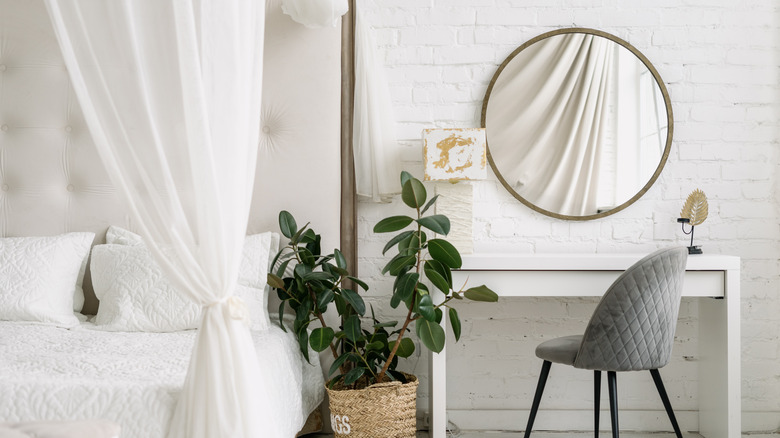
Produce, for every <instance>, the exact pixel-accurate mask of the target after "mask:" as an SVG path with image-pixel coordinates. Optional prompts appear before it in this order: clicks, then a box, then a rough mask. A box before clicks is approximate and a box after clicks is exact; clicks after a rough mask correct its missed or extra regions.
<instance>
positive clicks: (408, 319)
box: [376, 292, 416, 383]
mask: <svg viewBox="0 0 780 438" xmlns="http://www.w3.org/2000/svg"><path fill="white" fill-rule="evenodd" d="M415 293H416V292H415ZM412 309H414V305H412V306H411V307H409V313H408V314H407V315H406V321H404V326H403V327H401V332H400V333H398V338H397V339H396V340H395V345H393V350H392V351H390V355H389V356H387V360H386V361H385V366H383V367H382V371H380V372H379V374H378V375H377V376H376V383H382V381H383V380H384V379H385V373H386V372H387V369H388V368H390V363H391V362H392V361H393V358H394V357H395V353H396V351H398V346H399V345H401V338H403V337H404V333H406V328H407V327H408V326H409V323H410V322H412Z"/></svg>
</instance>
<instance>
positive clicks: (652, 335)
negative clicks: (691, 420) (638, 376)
mask: <svg viewBox="0 0 780 438" xmlns="http://www.w3.org/2000/svg"><path fill="white" fill-rule="evenodd" d="M687 259H688V251H687V249H686V248H685V247H678V248H668V249H662V250H658V251H656V252H654V253H652V254H650V255H648V256H646V257H644V258H643V259H642V260H640V261H638V262H636V263H635V264H634V265H633V266H631V267H630V268H628V269H627V270H626V271H625V272H624V273H623V274H621V275H620V277H618V279H617V280H615V282H614V283H612V286H610V288H609V289H608V290H607V292H606V293H605V294H604V297H603V298H602V299H601V301H600V302H599V305H598V306H597V307H596V310H595V312H593V316H592V317H591V319H590V322H589V323H588V327H587V328H586V329H585V334H584V335H583V338H582V343H581V344H580V349H579V352H578V353H577V358H576V359H575V361H574V366H575V367H577V368H585V369H589V370H602V371H638V370H652V369H658V368H661V367H663V366H664V365H666V364H667V363H669V358H670V357H671V354H672V344H673V343H674V329H675V327H676V325H677V314H678V312H679V310H680V296H681V294H682V287H683V277H684V275H685V263H686V261H687Z"/></svg>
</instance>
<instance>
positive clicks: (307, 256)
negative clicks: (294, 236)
mask: <svg viewBox="0 0 780 438" xmlns="http://www.w3.org/2000/svg"><path fill="white" fill-rule="evenodd" d="M300 256H301V263H303V264H304V265H306V266H308V267H310V268H313V267H314V264H315V263H317V259H316V258H314V254H312V253H311V251H309V250H308V249H306V248H301V250H300Z"/></svg>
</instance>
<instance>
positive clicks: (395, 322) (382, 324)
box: [374, 321, 398, 329]
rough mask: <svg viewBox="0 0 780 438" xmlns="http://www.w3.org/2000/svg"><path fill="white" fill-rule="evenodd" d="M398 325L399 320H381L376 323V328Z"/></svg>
mask: <svg viewBox="0 0 780 438" xmlns="http://www.w3.org/2000/svg"><path fill="white" fill-rule="evenodd" d="M397 325H398V321H387V322H380V323H379V324H374V328H375V329H381V328H385V327H395V326H397Z"/></svg>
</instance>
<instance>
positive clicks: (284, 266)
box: [276, 259, 292, 278]
mask: <svg viewBox="0 0 780 438" xmlns="http://www.w3.org/2000/svg"><path fill="white" fill-rule="evenodd" d="M291 261H292V259H289V260H285V261H284V262H282V264H281V265H279V268H278V269H277V270H276V276H277V277H279V278H282V277H284V274H285V271H287V266H288V265H289V264H290V262H291Z"/></svg>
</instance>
